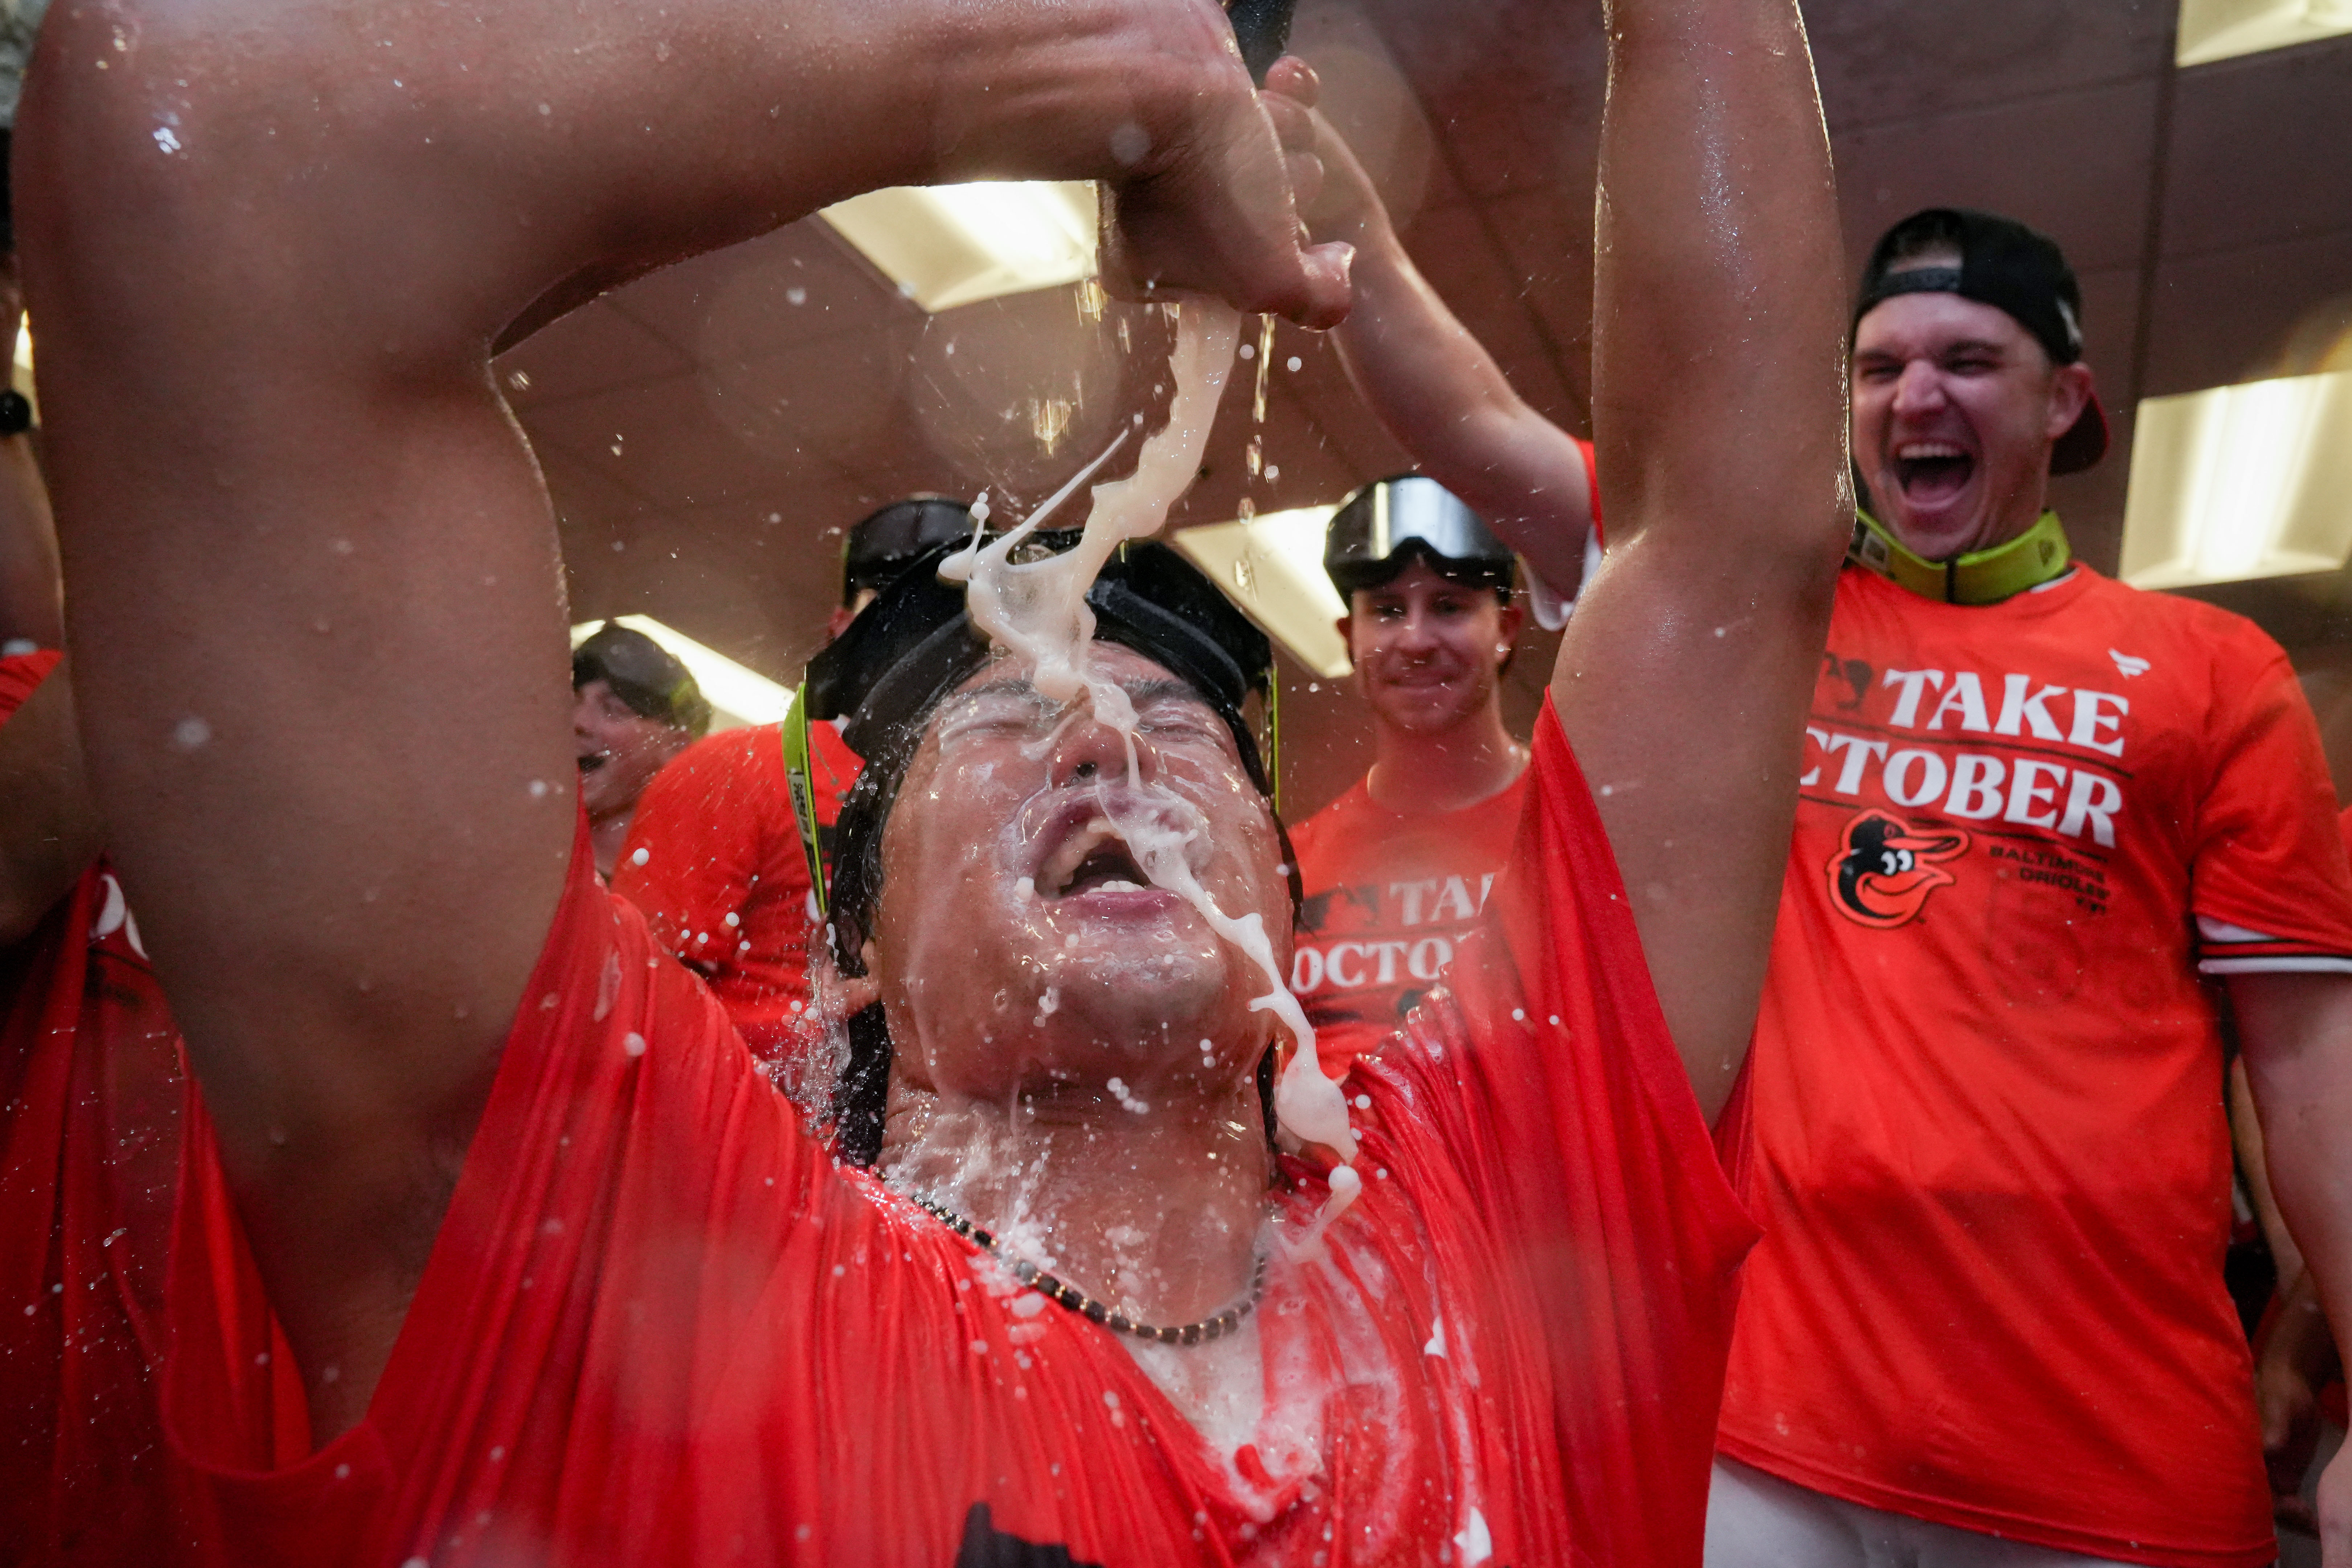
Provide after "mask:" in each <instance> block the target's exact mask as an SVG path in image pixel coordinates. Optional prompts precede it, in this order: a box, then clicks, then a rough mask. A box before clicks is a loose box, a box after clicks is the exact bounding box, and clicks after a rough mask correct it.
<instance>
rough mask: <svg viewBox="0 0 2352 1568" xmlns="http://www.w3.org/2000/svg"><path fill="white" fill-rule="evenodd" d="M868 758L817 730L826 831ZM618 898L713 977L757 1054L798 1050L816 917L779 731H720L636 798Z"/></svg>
mask: <svg viewBox="0 0 2352 1568" xmlns="http://www.w3.org/2000/svg"><path fill="white" fill-rule="evenodd" d="M863 765H864V764H863V763H861V762H860V761H859V760H858V756H857V753H856V752H853V751H851V750H850V749H849V745H848V742H845V741H844V740H843V739H842V738H841V731H838V730H836V729H835V728H834V727H833V726H832V725H831V724H812V725H810V726H809V772H810V775H811V777H810V781H809V782H810V784H811V786H812V787H813V788H814V791H815V794H816V816H817V827H818V836H819V840H820V844H821V846H822V847H823V848H824V851H825V853H826V856H827V863H828V864H830V856H831V849H832V846H831V844H830V842H829V840H830V837H831V835H832V828H833V825H834V822H835V818H837V817H838V816H840V815H841V800H842V796H844V795H847V794H848V793H849V787H850V785H852V784H856V782H857V773H858V769H859V768H860V767H862V766H863ZM613 890H614V892H616V893H619V894H620V895H622V896H623V897H624V898H625V899H627V900H629V901H630V902H631V903H634V904H635V905H636V906H637V908H639V909H640V910H644V911H645V915H646V924H648V925H650V926H651V927H652V928H653V932H654V940H655V941H656V942H659V943H661V944H662V946H664V947H666V948H667V949H668V950H669V951H670V952H672V953H673V954H675V955H676V956H677V958H678V959H679V960H681V961H682V962H683V963H685V964H686V965H687V967H688V968H689V969H692V970H693V971H695V973H698V974H700V975H701V976H702V977H703V978H704V979H705V980H707V981H709V983H710V990H711V994H713V995H715V996H717V997H718V998H719V1005H721V1006H723V1007H725V1008H726V1009H727V1016H729V1017H730V1018H731V1019H733V1020H734V1022H735V1027H736V1028H737V1029H739V1030H740V1031H741V1032H742V1036H743V1038H744V1039H745V1040H746V1041H747V1042H748V1043H749V1044H750V1045H751V1049H752V1050H753V1051H754V1052H756V1053H758V1054H759V1055H760V1056H761V1057H762V1058H767V1059H769V1060H777V1059H780V1058H782V1057H784V1056H785V1055H787V1054H788V1053H789V1052H790V1050H791V1049H792V1046H793V1041H792V1027H793V1019H794V1018H795V1017H796V1016H798V1015H799V1014H800V1012H801V1010H802V1009H803V1007H805V1006H806V1005H808V994H809V990H808V944H809V934H810V932H811V931H813V930H814V927H815V923H816V904H815V900H814V898H813V897H812V896H811V891H812V890H811V889H810V887H809V876H808V858H807V856H806V855H805V853H804V852H803V850H802V848H801V834H800V828H799V826H798V825H797V824H796V823H794V821H793V794H792V783H791V777H790V775H789V774H788V773H786V772H785V770H784V747H783V732H782V725H778V724H761V725H760V726H758V727H756V728H753V729H738V730H722V731H719V733H718V734H716V735H709V736H706V737H704V738H703V739H702V740H699V741H697V742H695V743H694V744H693V745H691V746H689V747H688V748H687V749H686V750H685V751H683V752H679V753H678V754H677V757H675V758H673V759H672V760H671V762H670V763H669V765H668V766H667V767H665V768H664V769H662V771H661V772H660V773H657V774H656V775H655V776H654V782H653V783H652V784H648V785H646V792H645V794H644V795H641V796H639V797H638V800H637V809H636V813H635V816H632V817H631V818H630V820H629V841H628V844H627V845H626V846H625V847H624V848H623V849H622V851H621V862H620V865H619V866H618V867H617V868H615V869H614V873H613Z"/></svg>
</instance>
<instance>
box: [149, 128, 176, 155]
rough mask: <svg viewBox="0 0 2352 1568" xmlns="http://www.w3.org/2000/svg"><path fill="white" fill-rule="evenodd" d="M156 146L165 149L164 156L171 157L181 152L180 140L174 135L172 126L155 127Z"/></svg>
mask: <svg viewBox="0 0 2352 1568" xmlns="http://www.w3.org/2000/svg"><path fill="white" fill-rule="evenodd" d="M155 145H156V146H158V147H161V148H162V149H163V152H164V154H165V155H166V156H169V155H170V154H172V153H176V152H178V151H179V150H180V139H179V138H178V137H177V136H174V135H173V134H172V128H171V127H170V126H168V125H158V126H157V127H155Z"/></svg>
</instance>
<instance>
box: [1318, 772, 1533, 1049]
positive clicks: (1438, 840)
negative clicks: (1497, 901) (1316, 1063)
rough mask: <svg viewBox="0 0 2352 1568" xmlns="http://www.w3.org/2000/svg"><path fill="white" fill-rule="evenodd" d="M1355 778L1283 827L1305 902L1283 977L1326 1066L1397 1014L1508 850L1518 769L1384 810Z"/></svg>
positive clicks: (1523, 779) (1452, 940)
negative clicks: (1448, 798)
mask: <svg viewBox="0 0 2352 1568" xmlns="http://www.w3.org/2000/svg"><path fill="white" fill-rule="evenodd" d="M1366 783H1367V781H1366V780H1365V779H1358V780H1357V781H1356V783H1355V784H1354V786H1353V787H1352V788H1350V789H1349V791H1348V793H1347V794H1345V795H1341V796H1340V797H1339V799H1337V800H1335V801H1333V802H1332V803H1331V804H1330V805H1327V806H1325V807H1324V808H1323V809H1322V810H1320V811H1318V812H1317V813H1316V814H1315V815H1314V816H1310V817H1308V818H1307V820H1306V822H1305V823H1303V824H1301V825H1300V826H1298V827H1297V829H1296V830H1294V831H1293V833H1292V834H1291V846H1292V847H1293V848H1295V849H1296V850H1297V852H1298V876H1299V881H1300V885H1301V888H1302V890H1303V891H1304V893H1305V894H1306V900H1307V901H1306V904H1305V906H1304V907H1303V908H1302V909H1301V910H1299V914H1298V936H1297V947H1296V948H1295V949H1294V950H1293V952H1292V956H1291V961H1290V988H1291V990H1292V991H1293V992H1295V993H1296V994H1297V996H1298V998H1299V1000H1300V1003H1301V1005H1304V1006H1305V1007H1306V1009H1307V1018H1308V1020H1309V1021H1310V1022H1312V1023H1313V1024H1314V1026H1315V1037H1316V1045H1317V1048H1318V1050H1319V1051H1320V1052H1321V1054H1322V1057H1323V1060H1324V1063H1325V1066H1326V1067H1327V1068H1328V1069H1329V1070H1330V1071H1332V1072H1339V1071H1340V1070H1342V1069H1343V1068H1345V1067H1346V1066H1347V1064H1348V1063H1349V1062H1350V1061H1352V1060H1354V1059H1355V1057H1356V1054H1357V1053H1358V1052H1360V1051H1362V1050H1366V1049H1369V1048H1370V1047H1372V1046H1374V1045H1376V1044H1378V1043H1379V1042H1380V1040H1381V1039H1382V1038H1383V1037H1386V1036H1387V1035H1388V1034H1389V1033H1390V1032H1391V1030H1393V1029H1395V1028H1396V1026H1398V1025H1400V1024H1402V1022H1404V1018H1405V1015H1406V1014H1408V1013H1410V1012H1412V1007H1413V1004H1415V1003H1416V1002H1418V1001H1420V1000H1421V998H1422V996H1423V994H1424V993H1425V992H1427V991H1428V989H1429V988H1430V986H1431V985H1432V984H1435V982H1436V980H1437V976H1438V972H1439V971H1441V970H1443V969H1444V967H1445V965H1446V964H1447V963H1449V962H1450V961H1451V960H1452V959H1453V957H1454V946H1455V944H1457V943H1458V942H1461V941H1462V939H1463V938H1464V937H1465V936H1467V935H1468V934H1469V933H1470V932H1472V931H1475V930H1477V929H1478V925H1479V911H1480V910H1483V909H1484V908H1485V907H1486V895H1487V893H1488V892H1489V891H1490V890H1491V889H1493V887H1494V885H1495V877H1496V873H1497V872H1499V871H1501V870H1502V868H1503V862H1504V861H1505V860H1507V858H1509V857H1510V853H1511V841H1512V839H1513V838H1514V837H1516V836H1517V832H1518V828H1519V816H1520V815H1521V813H1522V812H1523V811H1524V810H1525V809H1526V806H1527V799H1528V787H1527V786H1528V775H1527V774H1526V773H1520V775H1519V776H1518V777H1517V779H1514V780H1513V781H1512V782H1511V784H1509V785H1508V786H1507V787H1506V788H1504V789H1502V790H1499V791H1497V792H1496V793H1495V794H1494V795H1489V796H1487V797H1486V799H1485V800H1482V801H1480V802H1478V803H1477V804H1476V805H1465V806H1464V807H1463V808H1462V809H1461V810H1459V811H1437V812H1429V811H1420V812H1414V811H1391V809H1389V808H1388V807H1387V806H1384V805H1381V804H1380V803H1379V802H1378V801H1376V800H1374V799H1373V798H1372V794H1371V791H1370V789H1369V788H1368V787H1366Z"/></svg>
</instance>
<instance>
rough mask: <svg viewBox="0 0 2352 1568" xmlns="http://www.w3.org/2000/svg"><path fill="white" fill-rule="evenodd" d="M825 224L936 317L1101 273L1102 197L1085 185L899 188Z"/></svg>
mask: <svg viewBox="0 0 2352 1568" xmlns="http://www.w3.org/2000/svg"><path fill="white" fill-rule="evenodd" d="M824 219H825V221H826V222H827V223H830V224H831V225H833V226H834V227H835V229H837V230H838V231H840V233H841V236H842V237H843V238H845V239H846V240H848V241H849V243H850V244H851V245H853V246H855V247H857V249H858V250H859V252H861V253H862V254H863V255H864V256H865V258H866V259H867V260H868V261H871V262H872V263H873V264H874V265H875V266H876V267H877V268H880V269H881V271H882V272H883V274H884V275H885V276H886V277H887V278H888V279H890V280H891V281H892V282H894V283H896V284H898V289H899V292H901V293H903V294H905V295H906V296H907V297H908V298H909V299H911V300H914V301H915V303H917V304H918V305H920V306H921V307H922V308H923V309H924V310H929V311H932V312H934V313H936V312H938V311H940V310H953V309H955V308H956V307H957V306H958V305H970V304H974V303H976V302H978V301H980V300H992V299H995V298H996V297H997V296H998V295H1001V294H1022V293H1026V292H1028V291H1029V290H1030V289H1054V288H1059V287H1060V286H1062V285H1064V284H1067V283H1075V282H1076V281H1077V280H1078V279H1081V278H1091V277H1093V276H1094V272H1095V227H1096V214H1095V187H1094V186H1093V185H1091V184H1085V183H1083V182H1061V183H1051V184H1048V183H1044V182H1035V181H1011V180H991V181H983V182H981V183H979V184H965V185H895V186H892V187H891V188H889V189H887V190H880V191H869V192H867V193H866V195H862V196H856V197H853V198H852V199H850V200H848V201H845V202H841V203H838V204H836V205H833V206H829V207H826V208H825V209H824Z"/></svg>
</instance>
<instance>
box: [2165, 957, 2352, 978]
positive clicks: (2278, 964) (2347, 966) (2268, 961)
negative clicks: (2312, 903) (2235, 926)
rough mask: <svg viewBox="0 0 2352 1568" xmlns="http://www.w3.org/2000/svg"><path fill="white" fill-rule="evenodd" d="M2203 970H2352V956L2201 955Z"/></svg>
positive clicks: (2205, 972) (2325, 972)
mask: <svg viewBox="0 0 2352 1568" xmlns="http://www.w3.org/2000/svg"><path fill="white" fill-rule="evenodd" d="M2197 973H2200V974H2352V958H2322V957H2319V956H2316V955H2314V954H2300V955H2298V954H2293V953H2281V954H2278V955H2276V956H2274V957H2270V958H2200V959H2199V960H2198V961H2197Z"/></svg>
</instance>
